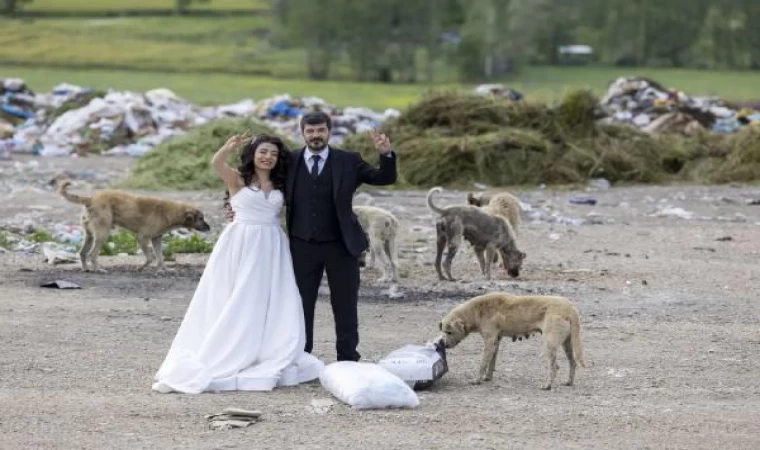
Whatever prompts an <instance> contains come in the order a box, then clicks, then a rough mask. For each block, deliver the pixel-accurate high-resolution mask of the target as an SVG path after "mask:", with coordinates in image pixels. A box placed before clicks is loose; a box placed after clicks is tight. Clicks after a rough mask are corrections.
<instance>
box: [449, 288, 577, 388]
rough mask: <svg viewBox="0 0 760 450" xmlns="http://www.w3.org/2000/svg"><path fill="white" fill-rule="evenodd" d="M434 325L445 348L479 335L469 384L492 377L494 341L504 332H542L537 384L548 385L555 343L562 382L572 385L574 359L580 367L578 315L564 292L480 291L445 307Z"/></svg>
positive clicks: (514, 337) (522, 334)
mask: <svg viewBox="0 0 760 450" xmlns="http://www.w3.org/2000/svg"><path fill="white" fill-rule="evenodd" d="M438 327H439V328H440V330H441V331H442V332H443V334H442V336H441V340H442V342H443V344H444V346H445V347H446V348H453V347H455V346H456V345H457V344H458V343H459V342H460V341H461V340H462V339H464V338H465V337H467V335H469V334H470V333H473V332H478V333H480V335H481V336H482V337H483V343H484V345H485V347H484V349H483V360H482V361H481V363H480V370H479V372H478V376H477V378H476V379H475V380H474V382H473V383H474V384H479V383H481V382H483V381H490V380H491V379H492V378H493V371H494V369H495V368H496V357H497V355H498V353H499V342H500V341H501V338H502V337H505V336H509V337H511V338H512V340H513V341H515V340H517V339H518V338H519V339H520V340H522V338H523V337H525V338H526V339H527V338H528V336H529V335H530V334H531V333H535V332H540V333H541V334H543V336H544V343H545V344H546V350H547V356H548V358H549V380H548V382H547V383H546V385H544V386H543V389H546V390H549V389H551V388H552V384H553V383H554V379H555V378H556V376H557V369H559V366H558V365H557V350H558V347H559V346H560V344H561V345H562V348H563V349H564V350H565V355H566V356H567V361H568V363H569V364H570V374H569V377H568V381H567V383H566V385H567V386H572V385H573V382H574V380H575V367H576V363H577V364H580V365H581V366H582V367H586V363H585V361H584V359H583V345H582V344H581V324H580V317H579V315H578V311H577V310H576V309H575V307H574V306H573V305H572V303H570V301H569V300H568V299H566V298H564V297H557V296H514V295H510V294H507V293H503V292H494V293H490V294H485V295H480V296H477V297H474V298H471V299H470V300H468V301H466V302H465V303H463V304H461V305H459V306H457V307H456V308H454V309H453V310H451V311H450V312H449V313H448V314H447V315H446V317H444V318H443V320H442V321H441V323H439V324H438Z"/></svg>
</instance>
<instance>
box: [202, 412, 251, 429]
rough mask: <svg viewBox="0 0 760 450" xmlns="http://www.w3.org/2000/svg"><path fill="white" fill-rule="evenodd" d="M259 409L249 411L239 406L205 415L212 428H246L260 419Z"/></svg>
mask: <svg viewBox="0 0 760 450" xmlns="http://www.w3.org/2000/svg"><path fill="white" fill-rule="evenodd" d="M261 415H262V413H261V411H251V410H246V409H240V408H225V409H223V410H222V412H221V413H219V414H210V415H207V416H206V420H207V421H208V422H209V425H208V426H209V428H210V429H212V430H230V429H233V428H246V427H249V426H251V425H253V424H254V423H256V422H259V421H261Z"/></svg>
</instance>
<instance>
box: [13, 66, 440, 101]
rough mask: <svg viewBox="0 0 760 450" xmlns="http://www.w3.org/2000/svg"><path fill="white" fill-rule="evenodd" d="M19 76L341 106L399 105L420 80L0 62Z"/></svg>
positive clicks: (36, 83)
mask: <svg viewBox="0 0 760 450" xmlns="http://www.w3.org/2000/svg"><path fill="white" fill-rule="evenodd" d="M3 77H20V78H23V79H25V80H26V81H27V83H28V84H29V85H30V86H31V87H32V88H33V89H35V90H36V91H40V92H45V91H48V90H50V88H52V87H53V86H55V85H56V84H58V83H61V82H69V83H73V84H79V85H83V86H89V87H93V88H101V89H107V88H116V89H127V90H134V91H145V90H149V89H153V88H157V87H167V88H169V89H172V90H173V91H175V92H176V93H177V94H179V95H181V96H182V97H185V98H187V99H189V100H192V101H194V102H197V103H200V104H218V103H229V102H235V101H238V100H241V99H243V98H253V99H254V100H260V99H262V98H265V97H270V96H272V95H275V94H285V93H289V94H291V95H314V96H319V97H322V98H324V99H325V100H327V101H329V102H331V103H334V104H338V105H341V106H366V107H370V108H377V109H380V108H386V107H398V108H403V107H405V106H406V105H408V104H409V103H410V102H411V101H413V100H415V99H416V98H417V97H418V95H419V94H421V93H422V92H423V91H424V90H425V86H422V85H414V86H398V85H375V84H370V83H349V82H335V81H328V82H316V81H308V80H284V79H277V78H272V77H254V76H243V75H230V74H184V73H157V72H131V71H118V70H58V69H47V68H42V69H40V68H28V67H16V68H9V67H7V66H3V67H0V78H3Z"/></svg>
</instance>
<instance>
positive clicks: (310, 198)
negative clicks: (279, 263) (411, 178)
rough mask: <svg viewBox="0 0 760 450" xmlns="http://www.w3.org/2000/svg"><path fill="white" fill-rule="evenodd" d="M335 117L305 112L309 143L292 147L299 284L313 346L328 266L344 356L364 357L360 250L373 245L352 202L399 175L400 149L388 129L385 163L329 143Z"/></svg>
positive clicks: (381, 142) (291, 200)
mask: <svg viewBox="0 0 760 450" xmlns="http://www.w3.org/2000/svg"><path fill="white" fill-rule="evenodd" d="M331 129H332V122H331V120H330V116H328V115H327V114H325V113H323V112H309V113H306V114H305V115H304V116H303V117H302V119H301V134H302V136H303V139H304V142H305V143H306V147H305V148H304V149H303V150H301V151H294V152H292V153H291V155H290V156H291V159H290V162H289V164H288V177H287V197H288V198H287V217H286V219H287V229H288V234H289V236H290V251H291V254H292V257H293V269H294V271H295V276H296V283H297V284H298V289H299V291H300V293H301V299H302V301H303V312H304V319H305V322H306V347H305V349H304V350H305V351H306V352H308V353H311V350H312V347H313V345H314V309H315V306H316V303H317V294H318V291H319V285H320V283H321V281H322V274H323V272H325V271H326V272H327V282H328V285H329V286H330V303H331V304H332V311H333V317H334V319H335V334H336V350H337V352H338V357H337V359H338V361H358V360H359V359H360V357H361V355H359V353H358V352H357V351H356V347H357V346H358V345H359V330H358V328H359V323H358V314H357V298H358V295H359V260H358V257H359V255H361V253H362V252H363V251H364V250H366V249H367V247H368V242H367V237H366V235H365V234H364V231H363V230H362V228H361V226H360V225H359V222H358V220H357V218H356V216H355V215H354V213H353V209H352V200H353V196H354V192H355V191H356V189H357V188H358V187H359V186H360V185H361V184H363V183H366V184H371V185H376V186H382V185H389V184H393V183H395V182H396V155H395V154H394V152H393V150H392V148H391V144H390V141H389V139H388V138H387V137H386V136H385V135H384V134H377V133H372V138H373V140H374V144H375V148H376V149H377V151H378V153H379V154H380V168H379V169H378V168H375V167H372V166H371V165H369V164H367V163H366V162H365V161H364V160H363V159H362V158H361V156H359V154H358V153H354V152H348V151H344V150H339V149H337V148H335V147H330V146H328V141H329V139H330V131H331Z"/></svg>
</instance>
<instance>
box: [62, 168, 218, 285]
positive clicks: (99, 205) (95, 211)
mask: <svg viewBox="0 0 760 450" xmlns="http://www.w3.org/2000/svg"><path fill="white" fill-rule="evenodd" d="M69 185H71V180H63V181H61V183H60V184H59V185H58V193H59V194H60V195H61V196H63V198H65V199H66V200H68V201H70V202H72V203H77V204H80V205H83V206H84V209H83V212H82V228H84V243H83V244H82V248H81V249H80V250H79V260H80V261H81V263H82V269H83V270H85V271H89V270H90V269H89V267H88V265H87V261H88V259H89V260H90V262H92V267H93V269H94V270H96V271H98V272H105V270H103V269H101V268H100V266H99V265H98V255H99V253H100V249H101V248H102V247H103V245H104V244H105V243H106V241H107V240H108V235H109V234H111V229H112V228H113V227H114V226H119V227H122V228H124V229H126V230H129V231H131V232H132V233H134V234H135V235H136V237H137V242H138V243H139V244H140V248H141V249H142V252H143V254H144V255H145V263H144V264H143V265H142V266H141V267H140V270H142V269H145V268H146V267H148V266H149V265H150V264H152V263H153V262H154V261H155V260H158V268H159V269H163V268H164V257H163V251H162V248H161V237H162V236H163V234H164V233H166V232H168V231H170V230H172V229H175V228H191V229H196V230H198V231H209V230H210V229H211V227H210V226H209V224H208V223H206V221H205V219H204V216H203V212H201V210H199V209H198V208H196V207H195V206H193V205H189V204H187V203H182V202H178V201H174V200H165V199H158V198H151V197H137V196H134V195H130V194H127V193H125V192H120V191H115V190H106V191H101V192H98V193H96V194H95V195H93V196H92V197H83V196H79V195H75V194H71V193H69V192H68V191H67V189H68V187H69ZM151 244H152V248H151Z"/></svg>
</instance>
